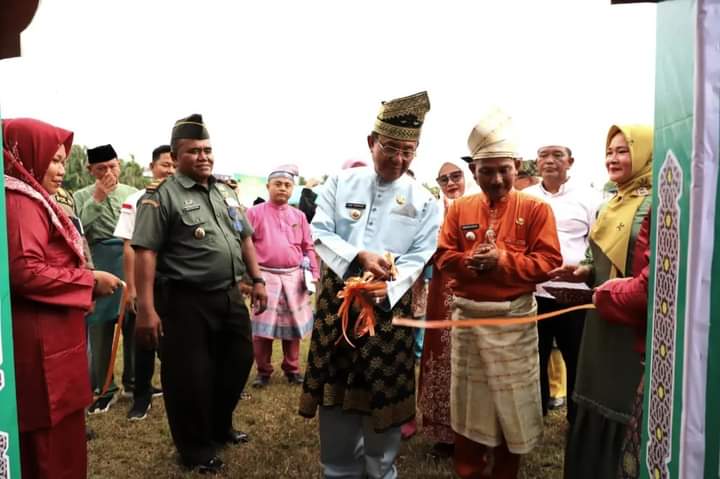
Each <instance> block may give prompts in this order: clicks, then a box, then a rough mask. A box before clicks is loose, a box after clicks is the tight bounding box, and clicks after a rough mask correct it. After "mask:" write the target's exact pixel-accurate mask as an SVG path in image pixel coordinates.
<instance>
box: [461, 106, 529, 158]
mask: <svg viewBox="0 0 720 479" xmlns="http://www.w3.org/2000/svg"><path fill="white" fill-rule="evenodd" d="M514 140H515V139H514V133H513V126H512V118H510V116H508V114H507V113H505V112H504V111H502V110H500V109H499V108H493V109H491V110H490V111H488V113H487V114H486V115H485V116H484V117H483V119H482V120H480V122H479V123H478V124H477V125H475V127H474V128H473V129H472V131H471V132H470V136H469V137H468V148H469V149H470V155H471V156H472V159H473V160H480V159H482V158H519V157H520V155H519V154H518V151H517V145H515V141H514Z"/></svg>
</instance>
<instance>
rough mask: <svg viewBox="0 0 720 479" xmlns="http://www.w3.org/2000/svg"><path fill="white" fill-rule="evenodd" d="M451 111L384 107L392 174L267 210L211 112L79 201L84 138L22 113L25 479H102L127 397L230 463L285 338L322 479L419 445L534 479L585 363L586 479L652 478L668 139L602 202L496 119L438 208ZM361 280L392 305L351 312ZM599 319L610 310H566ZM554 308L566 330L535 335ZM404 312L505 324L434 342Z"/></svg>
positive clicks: (366, 166)
mask: <svg viewBox="0 0 720 479" xmlns="http://www.w3.org/2000/svg"><path fill="white" fill-rule="evenodd" d="M429 110H430V101H429V98H428V95H427V93H425V92H421V93H417V94H415V95H411V96H408V97H403V98H398V99H394V100H390V101H386V102H383V103H382V104H381V106H380V110H379V113H378V115H377V117H376V118H375V122H374V125H373V127H372V129H371V132H370V134H369V135H368V136H367V145H368V149H369V151H370V156H371V159H372V161H371V162H368V163H366V162H364V161H361V160H352V161H347V162H345V164H343V165H342V169H339V171H338V172H337V173H333V174H331V175H329V177H327V179H326V180H325V181H324V182H323V183H322V184H317V182H312V183H311V184H309V185H305V188H304V189H303V190H302V193H301V195H300V201H299V204H298V205H297V208H295V207H293V206H291V205H289V200H290V198H291V195H292V192H293V189H294V188H295V187H296V183H297V179H298V177H299V171H298V167H297V166H296V165H292V164H283V165H279V166H277V167H274V168H272V169H271V170H270V171H269V173H268V176H267V190H268V199H267V201H264V202H258V204H256V205H254V206H251V207H249V208H247V207H246V206H245V205H241V204H240V203H239V201H238V196H237V192H236V188H237V187H239V188H242V185H239V186H238V185H237V184H228V182H224V181H220V180H218V179H217V178H216V177H215V176H213V162H214V157H213V150H212V145H211V141H210V133H209V130H208V128H207V126H206V125H205V123H204V121H203V119H202V116H201V115H199V114H193V115H190V116H188V117H186V118H182V119H180V120H178V121H177V122H176V123H175V124H174V125H173V127H172V130H171V135H170V143H169V144H168V145H161V146H159V147H158V148H156V149H155V150H154V151H153V154H152V159H151V162H150V167H149V169H150V172H151V173H152V176H153V181H152V182H151V183H150V184H149V185H148V186H147V188H146V189H144V190H140V191H137V190H135V189H134V188H132V187H130V186H127V185H123V184H121V183H120V182H119V178H120V162H119V160H118V158H117V154H116V152H115V150H114V149H113V147H112V146H111V145H109V144H108V145H102V146H98V147H96V148H90V149H88V151H87V153H88V165H87V170H88V174H89V175H91V176H92V177H93V178H94V180H95V181H94V183H93V184H91V185H90V186H88V187H86V188H83V189H81V190H79V191H76V192H74V193H72V194H71V193H69V192H67V191H65V190H63V189H62V183H63V176H64V172H65V161H66V159H67V155H68V154H69V152H70V147H71V145H72V141H73V133H71V132H69V131H66V130H63V129H61V128H58V127H55V126H52V125H49V124H47V123H44V122H41V121H38V120H32V119H9V120H3V121H2V135H3V136H2V138H3V157H4V167H5V195H6V205H7V225H8V226H7V227H8V251H9V260H10V261H9V266H10V280H11V281H10V282H11V295H12V314H13V335H14V348H15V349H14V353H15V367H16V378H17V403H18V414H19V429H20V437H21V459H22V469H23V476H24V477H29V478H33V477H37V478H56V477H67V478H79V477H86V475H87V452H86V436H87V431H86V428H85V418H86V415H87V414H99V413H103V412H105V411H107V410H108V409H109V408H110V407H111V406H112V405H113V403H114V402H115V401H116V400H117V398H118V397H119V395H120V394H128V395H131V396H132V398H133V402H132V406H131V408H130V410H129V411H128V414H127V417H128V419H129V420H142V419H144V418H145V417H146V416H147V414H148V412H149V411H150V408H151V405H152V398H153V396H158V395H163V396H164V403H165V410H166V414H167V419H168V422H169V425H170V432H171V435H172V440H173V442H174V444H175V447H176V449H177V451H178V455H179V458H180V461H181V462H182V464H183V465H184V466H185V467H186V468H187V469H188V470H195V471H197V472H200V473H204V474H215V473H218V472H220V471H222V470H223V467H224V464H223V461H222V459H221V458H220V457H219V450H220V447H222V446H223V445H225V444H242V443H244V442H246V441H248V440H249V437H248V435H247V434H246V433H244V432H242V431H240V430H237V429H235V426H234V424H233V420H232V418H233V411H234V410H235V408H236V406H237V404H238V401H239V399H240V398H241V395H242V394H243V392H244V390H245V388H246V386H247V382H248V378H249V375H250V372H251V369H252V365H253V363H255V365H256V370H257V373H256V376H255V380H254V381H253V383H252V386H253V387H254V388H256V389H258V390H262V389H263V388H267V387H270V384H271V382H270V378H271V376H272V374H273V372H274V371H273V366H272V364H271V359H272V348H273V341H274V340H275V339H279V340H281V342H282V351H283V361H282V372H283V373H284V375H285V378H286V379H287V381H288V383H289V384H293V385H298V386H299V413H300V414H301V415H302V416H305V417H308V418H312V417H315V416H316V415H317V416H318V419H319V420H318V434H319V438H320V452H319V461H320V463H321V465H322V468H323V474H324V477H327V478H361V477H371V478H385V479H387V478H394V477H396V476H397V472H396V467H395V459H396V457H397V454H398V451H399V448H400V445H401V442H402V440H403V438H409V437H411V436H412V435H414V434H416V433H417V432H419V433H420V434H424V435H425V436H427V437H428V438H429V439H430V440H431V441H432V443H433V446H432V448H431V450H429V451H428V454H429V456H431V457H434V458H452V460H453V464H454V469H455V472H456V473H457V474H458V475H459V476H460V477H462V478H515V477H517V475H518V471H519V469H520V463H521V458H522V456H523V455H525V454H528V453H529V452H530V451H531V450H533V448H535V447H536V446H537V445H538V443H539V442H540V441H541V438H542V434H543V427H544V421H543V416H544V415H546V414H547V412H548V409H549V407H550V406H551V404H552V401H551V395H550V382H551V381H550V378H549V375H548V366H549V364H550V357H551V351H552V350H553V348H554V347H556V348H557V349H558V350H559V352H560V354H561V355H562V358H563V360H564V363H565V365H566V370H567V388H566V390H567V392H566V395H567V415H566V418H567V422H568V436H567V444H566V454H565V464H564V475H565V477H566V478H568V479H573V478H615V477H638V474H639V464H638V460H639V447H640V445H639V421H640V419H639V418H640V417H641V414H642V401H641V392H642V376H643V362H642V359H643V356H642V354H643V347H644V334H645V308H646V304H647V269H648V257H649V256H648V255H649V241H648V236H649V225H648V222H649V210H650V203H651V197H652V195H651V162H652V129H651V128H650V127H647V126H642V125H631V126H616V125H613V126H611V127H610V129H609V131H608V133H607V139H606V146H607V148H606V156H605V166H606V168H607V171H608V178H609V180H610V181H611V182H613V184H614V185H615V192H614V193H613V194H612V195H611V196H610V197H609V198H607V199H605V200H603V197H602V193H600V192H597V191H595V190H593V189H592V188H590V187H589V186H586V185H583V184H582V182H580V181H578V180H577V179H576V178H575V177H574V176H573V175H572V174H571V172H572V167H573V166H574V164H575V159H574V158H573V153H572V150H571V147H572V145H571V141H570V140H567V139H554V138H553V139H548V142H547V143H544V144H542V145H538V150H537V160H536V163H537V171H538V174H539V176H540V178H539V179H537V180H533V179H532V177H529V178H528V177H524V178H519V175H518V170H519V166H520V155H519V152H518V148H517V142H518V138H517V135H516V133H515V131H514V129H513V125H512V120H511V118H510V117H509V116H508V115H507V114H506V113H504V112H503V111H501V110H499V109H493V110H491V111H489V112H487V113H486V114H485V115H484V116H483V118H482V119H481V120H480V121H479V122H478V123H477V124H476V125H475V126H473V127H472V129H471V132H470V135H469V137H468V149H469V155H468V156H465V157H462V159H461V161H459V162H454V161H446V162H443V163H442V164H441V165H440V166H439V168H438V174H437V178H436V182H437V185H438V187H439V189H440V198H436V197H435V196H433V194H432V193H431V191H430V190H428V189H427V188H426V187H425V186H424V185H422V184H421V183H420V182H418V181H416V180H415V179H414V178H413V176H412V175H411V170H410V169H409V168H410V165H411V163H412V162H413V160H414V159H415V156H416V154H417V151H418V148H419V145H420V134H421V131H422V127H423V123H424V121H425V115H426V113H427V112H428V111H429ZM475 185H477V186H475ZM478 187H479V191H478V192H477V193H471V190H472V189H473V188H476V189H477V188H478ZM525 187H527V188H525ZM523 188H524V189H523ZM521 189H522V191H521ZM357 278H363V279H362V280H363V281H367V282H368V283H372V284H373V287H372V288H367V289H366V290H365V292H364V293H363V295H364V296H363V301H362V302H361V303H362V305H361V304H359V303H356V304H354V305H351V306H350V308H349V309H343V308H344V307H346V306H347V304H344V303H345V301H346V298H345V295H344V294H343V291H344V290H345V288H346V286H347V285H348V281H353V280H356V279H357ZM313 296H314V297H313ZM590 301H594V302H595V304H596V305H597V309H595V310H591V311H590V313H588V314H587V315H585V313H584V312H583V311H571V312H567V311H565V310H566V308H567V307H568V306H569V305H572V304H581V303H587V302H590ZM368 305H369V306H368ZM361 306H362V307H361ZM368 308H369V309H370V310H371V311H370V313H368ZM341 310H344V311H345V313H341ZM120 311H123V312H124V313H125V314H123V315H122V316H120ZM542 313H551V315H554V317H552V318H551V319H545V320H543V321H539V322H536V321H534V320H533V318H534V317H535V316H536V315H538V314H542ZM368 314H369V316H370V317H371V318H372V321H373V324H372V325H371V326H370V327H369V328H362V327H359V326H360V325H361V323H362V324H366V323H365V321H367V317H368ZM341 316H343V319H341ZM396 318H420V319H425V321H426V323H425V324H429V323H430V322H432V321H438V320H452V321H453V323H454V324H455V325H462V324H461V323H462V322H463V321H467V320H475V319H477V318H493V320H497V321H496V322H495V323H493V325H481V326H473V327H452V328H444V329H432V328H428V329H427V330H425V331H424V334H423V330H422V329H419V328H410V327H404V326H397V325H394V324H393V320H394V319H396ZM517 318H527V321H520V322H518V321H513V322H511V324H503V321H504V320H508V319H517ZM116 328H118V329H121V330H122V335H123V365H124V369H123V374H122V378H121V379H120V383H119V384H116V382H115V380H114V378H113V377H112V375H111V374H110V375H108V371H109V370H110V371H112V368H113V365H112V364H111V363H112V361H111V357H112V349H113V339H114V336H115V331H116ZM367 329H369V332H368V331H366V330H367ZM364 333H365V334H364ZM308 336H310V339H309V341H310V347H309V353H308V357H307V361H306V369H305V371H302V370H301V366H300V364H301V361H300V340H301V339H302V338H306V337H308ZM156 356H157V357H159V358H160V362H161V370H160V377H161V386H162V389H159V388H155V387H154V386H153V385H152V378H153V374H154V367H155V359H156ZM418 359H419V365H420V367H419V381H418V384H417V385H416V365H417V364H418ZM416 418H417V419H418V420H416Z"/></svg>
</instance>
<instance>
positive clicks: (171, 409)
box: [155, 282, 253, 466]
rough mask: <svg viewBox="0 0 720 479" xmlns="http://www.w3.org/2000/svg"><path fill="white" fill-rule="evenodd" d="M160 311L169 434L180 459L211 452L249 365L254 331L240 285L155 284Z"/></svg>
mask: <svg viewBox="0 0 720 479" xmlns="http://www.w3.org/2000/svg"><path fill="white" fill-rule="evenodd" d="M155 297H156V299H155V302H156V306H157V304H158V298H160V301H159V302H160V303H162V304H163V307H162V312H161V311H158V314H160V317H161V320H162V325H163V333H164V335H163V338H162V341H161V346H160V357H161V360H162V369H161V379H162V387H163V393H164V399H165V409H166V411H167V416H168V423H169V424H170V432H171V434H172V437H173V441H174V442H175V446H176V447H177V450H178V452H179V453H180V457H181V459H182V461H183V462H184V463H185V464H186V465H187V466H194V465H197V464H200V463H203V462H206V461H208V460H210V459H211V458H212V457H213V456H215V453H216V450H217V447H218V443H224V442H225V441H224V439H225V436H226V434H227V433H228V431H229V430H230V428H231V427H232V415H233V411H234V410H235V406H236V405H237V403H238V400H239V399H240V393H241V392H242V390H243V388H244V387H245V383H246V381H247V378H248V374H249V373H250V368H251V367H252V363H253V346H252V331H251V327H250V317H249V314H248V310H247V307H246V306H245V303H244V301H243V298H242V294H241V293H240V291H239V288H237V287H233V288H231V289H228V290H221V291H201V290H199V289H197V286H193V285H186V284H183V283H176V282H173V283H170V284H166V285H163V286H158V287H156V292H155Z"/></svg>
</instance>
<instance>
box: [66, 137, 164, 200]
mask: <svg viewBox="0 0 720 479" xmlns="http://www.w3.org/2000/svg"><path fill="white" fill-rule="evenodd" d="M86 165H87V148H86V147H85V146H83V145H73V146H72V149H71V150H70V156H68V159H67V162H66V163H65V178H64V179H63V187H65V189H66V190H68V191H70V192H75V191H77V190H79V189H81V188H84V187H86V186H88V185H91V184H93V183H94V182H95V179H94V178H93V177H92V176H91V175H90V173H88V171H87V168H86ZM149 182H150V180H149V179H148V178H146V177H145V176H143V168H142V166H140V165H139V164H138V163H137V162H135V156H134V155H130V160H129V161H127V160H122V159H121V160H120V183H124V184H126V185H130V186H133V187H135V188H138V189H142V188H145V187H146V186H147V185H148V183H149Z"/></svg>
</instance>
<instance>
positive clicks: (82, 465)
mask: <svg viewBox="0 0 720 479" xmlns="http://www.w3.org/2000/svg"><path fill="white" fill-rule="evenodd" d="M6 207H7V233H8V253H9V269H10V292H11V302H12V324H13V342H14V353H15V379H16V387H17V403H18V424H19V429H20V452H21V461H22V472H23V478H34V477H51V478H61V477H62V478H79V477H86V475H87V474H86V468H87V465H86V462H87V461H86V457H87V455H86V446H85V428H84V425H85V418H84V408H85V407H86V406H88V405H89V404H90V400H91V394H90V382H89V377H88V363H87V347H86V340H85V319H84V316H85V311H87V309H88V308H89V307H90V305H91V301H92V290H93V284H94V277H93V274H92V272H91V271H90V270H88V269H85V268H81V267H80V266H81V264H80V261H81V260H80V259H79V258H78V256H77V253H76V252H73V250H72V249H71V248H70V246H69V245H68V243H67V241H66V240H65V239H64V238H63V237H62V235H61V234H60V233H59V231H58V229H57V227H56V226H55V225H53V223H52V222H51V221H50V218H49V213H48V209H47V208H46V207H45V206H43V204H42V203H41V202H40V201H38V200H36V199H33V198H30V197H29V196H26V195H24V194H22V193H19V192H16V191H9V190H7V189H6Z"/></svg>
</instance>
